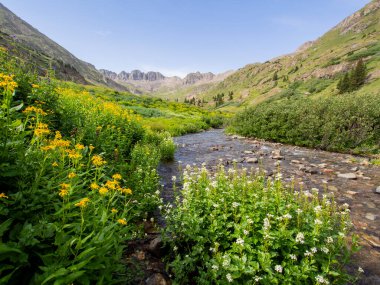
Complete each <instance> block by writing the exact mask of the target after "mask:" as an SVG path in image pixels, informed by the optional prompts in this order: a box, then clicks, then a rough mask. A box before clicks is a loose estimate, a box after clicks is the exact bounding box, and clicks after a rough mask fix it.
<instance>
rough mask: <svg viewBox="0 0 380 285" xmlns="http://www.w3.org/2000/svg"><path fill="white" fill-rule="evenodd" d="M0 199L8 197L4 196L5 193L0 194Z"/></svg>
mask: <svg viewBox="0 0 380 285" xmlns="http://www.w3.org/2000/svg"><path fill="white" fill-rule="evenodd" d="M0 198H6V199H8V196H7V195H5V193H0Z"/></svg>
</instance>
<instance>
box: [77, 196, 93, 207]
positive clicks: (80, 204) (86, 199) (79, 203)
mask: <svg viewBox="0 0 380 285" xmlns="http://www.w3.org/2000/svg"><path fill="white" fill-rule="evenodd" d="M88 202H90V199H89V198H87V197H86V198H83V199H82V200H80V201H79V202H78V203H76V204H75V206H77V207H80V208H85V207H86V206H87V203H88Z"/></svg>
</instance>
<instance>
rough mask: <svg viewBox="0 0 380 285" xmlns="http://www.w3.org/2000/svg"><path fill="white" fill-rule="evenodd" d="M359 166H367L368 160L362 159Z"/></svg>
mask: <svg viewBox="0 0 380 285" xmlns="http://www.w3.org/2000/svg"><path fill="white" fill-rule="evenodd" d="M360 165H363V166H367V165H369V160H368V159H363V160H362V161H361V162H360Z"/></svg>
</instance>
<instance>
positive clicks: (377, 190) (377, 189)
mask: <svg viewBox="0 0 380 285" xmlns="http://www.w3.org/2000/svg"><path fill="white" fill-rule="evenodd" d="M375 193H377V194H380V186H377V188H376V190H375Z"/></svg>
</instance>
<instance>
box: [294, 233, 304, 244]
mask: <svg viewBox="0 0 380 285" xmlns="http://www.w3.org/2000/svg"><path fill="white" fill-rule="evenodd" d="M304 242H305V236H304V235H303V233H298V234H297V236H296V243H301V244H303V243H304Z"/></svg>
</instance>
